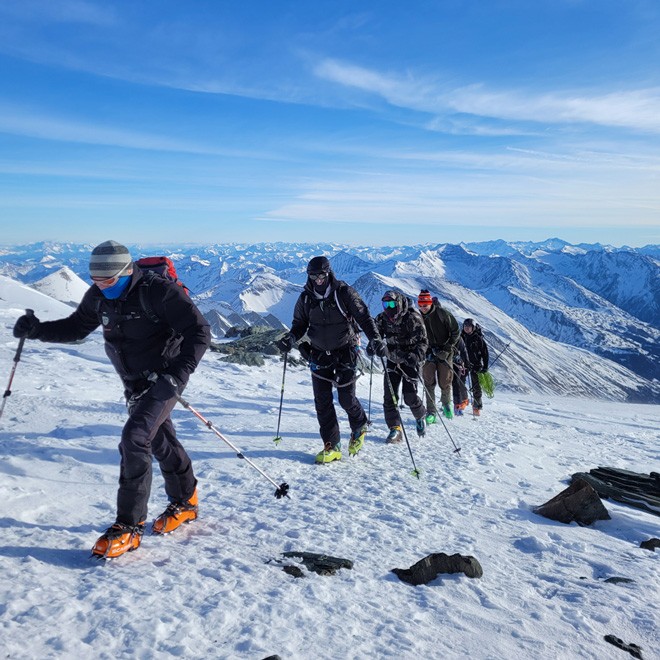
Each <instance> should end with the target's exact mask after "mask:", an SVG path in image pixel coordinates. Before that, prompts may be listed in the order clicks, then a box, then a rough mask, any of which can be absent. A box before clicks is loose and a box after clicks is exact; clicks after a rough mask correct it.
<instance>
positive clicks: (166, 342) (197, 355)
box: [36, 266, 211, 385]
mask: <svg viewBox="0 0 660 660" xmlns="http://www.w3.org/2000/svg"><path fill="white" fill-rule="evenodd" d="M140 289H143V294H142V295H145V294H146V295H147V296H148V301H149V306H150V308H151V310H153V313H154V314H155V316H157V317H158V319H159V321H158V322H154V321H152V320H150V319H149V317H148V315H147V314H146V313H145V310H144V309H143V306H142V304H141V302H140ZM99 325H102V326H103V338H104V339H105V352H106V354H107V355H108V357H109V358H110V361H111V362H112V364H113V366H114V368H115V369H116V371H117V373H118V374H119V375H120V376H121V378H122V380H124V381H125V382H130V381H134V380H138V379H140V378H144V377H145V376H146V375H147V374H148V373H150V372H152V371H153V372H156V373H159V374H161V373H168V374H172V375H173V376H174V377H175V378H176V379H177V380H178V381H179V382H180V383H182V384H183V385H185V384H186V383H187V382H188V378H189V377H190V374H191V373H192V372H193V371H194V370H195V368H196V367H197V365H198V364H199V361H200V360H201V359H202V356H203V355H204V353H205V351H206V349H207V348H208V346H209V344H210V342H211V332H210V328H209V324H208V322H207V321H206V319H205V318H204V317H203V316H202V314H201V312H200V311H199V310H198V309H197V307H196V306H195V304H194V303H193V302H192V300H191V299H190V297H189V296H188V294H187V293H186V292H185V291H184V290H183V288H182V287H180V286H179V285H178V284H175V283H174V282H170V281H169V280H166V279H165V278H162V277H159V276H153V277H151V278H150V281H149V279H148V278H146V277H145V273H144V272H143V271H142V270H140V268H139V267H138V266H134V267H133V275H132V278H131V281H130V283H129V286H128V287H127V289H126V290H125V291H124V292H123V293H122V295H121V296H120V297H119V298H118V299H116V300H108V299H107V298H105V296H104V295H103V294H102V293H101V290H100V289H99V288H98V287H97V286H96V285H95V284H93V285H92V286H91V287H90V288H89V289H88V290H87V292H86V293H85V295H84V296H83V299H82V301H81V302H80V304H79V305H78V307H77V308H76V310H75V311H74V312H73V314H71V315H70V316H68V317H67V318H64V319H60V320H58V321H44V322H43V323H41V325H40V327H39V333H38V335H37V337H36V339H40V340H41V341H47V342H70V341H76V340H79V339H83V338H84V337H86V336H87V335H89V334H90V333H91V332H93V331H94V330H95V329H96V328H98V327H99Z"/></svg>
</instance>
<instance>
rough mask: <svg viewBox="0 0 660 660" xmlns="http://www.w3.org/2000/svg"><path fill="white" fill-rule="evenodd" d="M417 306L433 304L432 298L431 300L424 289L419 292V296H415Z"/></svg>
mask: <svg viewBox="0 0 660 660" xmlns="http://www.w3.org/2000/svg"><path fill="white" fill-rule="evenodd" d="M417 304H418V305H432V304H433V298H431V294H430V293H429V292H428V291H427V290H426V289H422V290H421V291H420V292H419V296H417Z"/></svg>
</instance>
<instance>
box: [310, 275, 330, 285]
mask: <svg viewBox="0 0 660 660" xmlns="http://www.w3.org/2000/svg"><path fill="white" fill-rule="evenodd" d="M309 278H310V279H311V280H312V281H313V282H316V283H317V284H323V282H325V281H326V280H327V279H328V274H327V273H310V275H309Z"/></svg>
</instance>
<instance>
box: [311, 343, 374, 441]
mask: <svg viewBox="0 0 660 660" xmlns="http://www.w3.org/2000/svg"><path fill="white" fill-rule="evenodd" d="M309 366H310V369H311V371H312V389H313V391H314V406H315V407H316V418H317V419H318V422H319V432H320V434H321V439H322V440H323V443H324V444H327V443H330V444H331V445H332V446H333V447H334V446H335V445H337V444H339V442H340V439H341V438H340V434H339V422H338V421H337V413H336V412H335V404H334V400H333V388H334V387H336V388H337V399H338V400H339V405H340V406H341V407H342V408H343V409H344V410H345V411H346V414H347V415H348V423H349V424H350V426H351V431H357V430H358V429H361V428H362V427H363V426H365V425H366V423H367V414H366V413H365V412H364V408H363V407H362V404H361V403H360V401H359V400H358V398H357V397H356V396H355V381H356V377H357V350H356V349H355V348H353V347H346V348H343V349H338V350H336V351H331V352H330V353H327V352H321V351H316V350H314V349H312V351H311V360H310V365H309Z"/></svg>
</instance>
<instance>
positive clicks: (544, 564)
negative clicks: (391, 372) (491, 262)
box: [0, 289, 660, 659]
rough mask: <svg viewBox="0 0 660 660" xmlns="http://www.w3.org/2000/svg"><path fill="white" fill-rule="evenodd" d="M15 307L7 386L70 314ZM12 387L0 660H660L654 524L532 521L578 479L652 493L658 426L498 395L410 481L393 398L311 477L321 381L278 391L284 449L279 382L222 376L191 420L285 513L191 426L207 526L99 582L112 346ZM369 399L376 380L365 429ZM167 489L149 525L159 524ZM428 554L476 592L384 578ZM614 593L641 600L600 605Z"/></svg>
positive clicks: (430, 440) (181, 424) (189, 443)
mask: <svg viewBox="0 0 660 660" xmlns="http://www.w3.org/2000/svg"><path fill="white" fill-rule="evenodd" d="M24 293H25V298H23V299H20V300H16V295H17V294H16V291H15V290H14V292H13V295H14V299H13V300H12V301H8V300H7V299H6V297H3V296H1V295H0V298H1V300H0V328H2V329H1V330H0V369H4V370H5V371H6V377H7V378H9V374H10V371H11V367H12V366H13V364H14V363H13V361H12V359H13V357H14V354H15V351H16V347H17V344H18V342H17V340H15V339H14V338H13V337H12V335H11V327H12V326H13V323H14V321H15V319H16V318H17V317H18V315H20V314H21V313H22V310H23V309H24V308H25V307H32V308H35V311H36V312H37V314H38V315H39V314H40V313H41V314H46V313H48V312H50V314H51V318H54V317H55V316H56V315H57V314H58V313H61V314H62V315H64V314H66V313H69V311H70V308H66V306H64V305H61V304H59V303H54V302H53V303H52V304H51V303H49V302H48V299H47V298H46V297H45V296H41V294H38V293H36V292H34V291H30V290H28V289H25V290H24ZM39 305H40V306H41V311H40V307H39ZM49 305H50V307H49ZM58 305H59V307H58ZM62 310H64V311H62ZM16 366H17V369H16V375H15V378H14V381H13V386H12V394H11V396H10V397H8V398H7V401H6V407H5V411H4V415H3V417H2V419H0V469H1V470H2V478H1V479H0V503H1V504H0V506H1V507H2V510H1V513H0V527H1V528H2V537H3V539H2V544H1V546H0V578H1V579H0V593H1V595H0V623H1V626H2V635H1V638H2V643H1V646H2V648H3V656H4V657H8V658H12V659H16V658H91V657H93V658H101V659H103V658H143V659H144V658H163V657H177V658H255V659H256V658H264V657H267V656H269V655H273V654H277V655H279V656H280V657H281V658H283V659H290V658H301V659H307V658H355V659H365V658H465V657H470V658H525V659H527V658H599V659H602V658H625V657H628V656H627V655H626V654H625V652H623V651H621V650H620V649H617V648H615V647H614V646H611V645H609V644H607V643H606V642H605V641H604V640H603V637H604V636H605V635H607V634H613V635H615V636H617V637H620V638H621V639H623V640H624V641H625V642H634V643H636V644H638V645H639V646H641V647H642V649H643V654H644V657H645V658H647V659H648V658H654V657H655V658H657V657H660V637H659V634H658V618H659V615H658V606H657V601H658V593H660V571H659V564H658V560H659V558H660V552H657V551H656V552H655V553H654V552H651V551H648V550H644V549H641V548H640V547H639V544H640V542H641V541H643V540H646V539H648V538H650V537H654V536H655V537H658V536H660V517H658V516H654V515H653V514H651V513H647V512H644V511H641V510H638V509H635V508H631V507H628V506H624V505H620V504H616V503H614V502H611V501H608V500H605V501H604V503H605V505H606V507H607V509H608V511H609V512H610V515H611V516H612V519H611V520H607V521H600V522H598V523H596V524H594V525H592V526H591V527H578V526H577V525H575V524H571V525H564V524H560V523H555V522H552V521H550V520H547V519H545V518H542V517H539V516H537V515H536V514H534V513H533V512H532V508H533V507H534V506H535V505H539V504H542V503H543V502H545V501H547V500H548V499H550V498H551V497H553V496H554V495H556V494H557V493H558V492H560V491H561V490H563V489H564V488H566V486H567V484H568V481H567V480H568V478H569V477H570V475H571V474H572V473H574V472H577V471H588V470H589V469H590V468H593V467H597V466H599V465H606V466H613V467H619V468H625V469H629V470H634V471H637V472H644V473H648V472H650V471H660V462H659V455H658V446H659V445H658V440H659V432H658V428H659V427H660V416H659V415H658V407H657V406H646V405H633V404H623V403H616V402H614V403H613V402H603V401H596V400H588V399H578V398H570V399H569V398H549V397H547V396H541V395H536V396H524V397H522V396H515V395H513V394H500V393H499V392H496V396H495V398H494V399H486V401H485V408H484V412H483V416H482V417H481V418H480V419H478V420H476V419H473V418H472V417H471V416H465V417H463V418H458V419H455V420H453V421H448V422H447V423H446V429H445V427H444V426H442V425H435V426H432V427H430V429H429V431H428V433H427V435H426V437H425V438H423V439H418V438H417V436H416V434H415V431H414V424H413V423H412V419H411V415H410V411H409V410H407V409H406V410H404V411H403V418H404V422H405V425H406V429H407V432H408V439H409V440H410V446H411V450H412V454H413V457H414V460H415V463H416V465H417V467H418V468H420V470H421V477H420V478H419V479H416V478H415V477H413V476H412V475H411V470H412V467H413V466H412V461H411V456H410V453H409V452H408V449H407V447H406V445H405V443H404V444H401V445H386V444H385V443H384V441H383V439H384V437H385V436H386V434H387V429H386V427H385V424H384V422H383V417H382V407H381V402H382V396H383V387H382V381H381V378H380V377H379V376H375V377H374V379H373V383H372V388H371V392H372V397H371V417H372V420H373V425H372V426H371V429H370V432H369V435H368V439H367V442H366V444H365V448H364V449H363V451H362V452H361V453H360V454H359V455H358V456H357V457H355V458H349V457H348V455H347V452H345V456H344V459H343V460H342V461H341V462H339V463H334V464H330V465H322V466H316V465H314V464H313V456H314V454H315V453H316V452H317V451H319V449H320V448H321V443H320V440H319V436H318V426H317V423H316V418H315V414H314V407H313V402H312V398H311V395H312V393H311V383H310V375H309V372H308V370H306V369H304V368H302V367H298V368H290V369H289V370H288V371H287V374H286V384H285V396H284V405H283V412H282V422H281V429H280V435H281V436H282V438H283V441H282V442H281V444H280V445H278V446H276V445H275V444H274V443H273V438H274V437H275V432H276V426H277V413H278V406H279V401H280V387H281V381H282V363H281V362H279V361H278V360H277V359H275V358H271V359H270V361H269V362H267V364H266V366H265V367H263V368H251V367H242V366H235V365H230V364H227V363H224V362H222V361H220V359H219V357H218V354H215V353H208V354H207V355H206V356H205V358H204V360H203V361H202V363H201V365H200V367H199V369H198V371H197V372H196V373H195V374H194V375H193V377H192V379H191V381H190V384H189V387H188V389H187V390H186V392H185V397H186V398H187V399H188V400H189V401H190V402H191V403H192V405H193V406H195V408H196V409H197V410H199V411H200V412H201V413H202V414H203V415H204V416H205V417H207V418H208V419H210V420H211V421H212V422H213V423H214V424H215V426H216V427H217V428H218V429H219V430H220V431H221V432H222V433H223V434H225V436H226V438H227V439H229V440H230V441H231V442H232V443H234V444H235V445H236V446H237V447H238V448H239V449H241V450H242V451H243V452H244V453H245V455H246V456H247V457H249V458H250V459H251V460H252V461H254V463H255V465H257V466H258V467H259V468H260V469H262V470H263V471H264V472H265V473H266V474H267V475H268V476H270V477H271V478H272V479H273V480H274V481H275V482H276V483H278V484H279V483H281V482H283V481H286V482H287V483H289V484H290V487H291V490H290V496H291V498H290V499H284V500H278V499H276V498H275V497H274V490H275V489H274V487H273V486H272V485H271V484H270V483H269V482H268V481H267V480H266V479H265V478H264V477H263V476H262V475H261V474H259V472H257V470H255V469H253V468H252V467H250V465H248V464H247V462H246V461H244V460H241V459H240V458H238V457H237V455H236V453H235V452H234V450H232V449H231V448H230V447H229V446H228V445H226V444H225V443H224V442H223V441H222V440H220V439H219V438H218V437H216V436H215V435H214V434H213V433H212V432H211V431H209V430H208V429H207V428H205V427H204V426H203V425H202V424H201V423H200V422H199V421H198V420H197V419H196V418H195V417H194V416H193V415H192V414H191V413H190V412H189V411H187V410H185V409H183V408H178V409H177V410H176V411H175V413H174V421H175V424H176V426H177V428H178V432H179V437H180V439H181V441H182V442H183V444H184V445H185V446H186V447H187V449H188V450H189V452H190V454H191V456H192V459H193V463H194V466H195V469H196V474H197V477H198V479H199V492H200V518H199V520H197V521H196V522H193V523H191V524H189V525H186V526H184V527H182V528H180V529H179V530H177V531H176V532H175V533H174V534H171V535H169V536H166V537H156V536H151V535H148V534H147V535H145V537H144V540H143V542H142V546H141V547H140V548H139V549H138V550H137V551H136V552H133V553H130V554H127V555H124V556H123V557H120V558H118V559H115V560H112V561H109V562H103V561H98V560H94V559H90V548H91V547H92V545H93V543H94V541H95V540H96V538H97V537H98V536H99V534H100V533H101V532H102V531H103V530H104V529H105V528H106V527H107V526H109V525H110V524H111V523H112V522H113V521H114V513H115V494H116V485H117V477H118V461H119V457H118V452H117V443H118V440H119V436H120V431H121V428H122V424H123V422H124V420H125V414H126V413H125V406H124V403H123V399H122V391H121V387H120V384H119V380H118V378H117V377H116V375H115V374H114V372H113V371H112V368H111V367H110V365H109V364H108V362H107V360H106V357H105V355H104V352H103V346H102V340H101V337H100V333H98V332H97V333H94V334H93V335H92V336H91V337H90V338H89V339H88V340H87V341H86V342H84V343H82V344H75V345H55V344H43V343H41V342H36V341H28V342H26V344H25V349H24V351H23V355H22V359H21V361H20V362H19V363H18V364H17V365H16ZM3 377H4V376H3ZM369 391H370V389H369V377H368V375H365V376H362V378H361V379H360V381H359V383H358V394H359V396H360V397H361V399H362V400H363V402H364V404H365V408H366V407H368V405H369V404H368V400H369ZM339 416H340V420H341V427H342V435H343V437H344V438H345V440H344V444H346V440H347V437H348V433H349V429H348V426H347V422H346V417H345V415H344V414H343V411H340V413H339ZM449 434H451V437H452V438H453V440H454V441H455V442H456V444H457V445H459V446H460V447H461V451H460V454H456V453H455V452H454V451H453V446H452V443H451V439H450V437H449ZM155 472H156V475H155V478H154V487H153V491H152V494H151V501H150V516H152V517H155V516H156V515H158V514H159V513H160V512H161V510H163V509H164V508H165V506H166V504H167V503H166V500H165V495H164V491H163V487H162V479H161V477H160V475H159V474H158V470H157V467H156V466H155ZM285 551H308V552H316V553H325V554H328V555H332V556H337V557H343V558H346V559H350V560H352V561H354V567H353V569H352V570H348V569H341V570H340V571H339V572H338V573H337V574H336V575H334V576H321V575H317V574H315V573H311V572H308V571H306V570H305V571H304V572H305V577H303V578H294V577H292V576H290V575H288V574H286V573H285V572H284V571H283V570H282V567H281V565H279V564H278V563H277V561H278V560H282V555H281V553H282V552H285ZM432 552H446V553H448V554H453V553H460V554H464V555H473V556H474V557H476V558H477V559H478V561H479V562H480V563H481V565H482V567H483V571H484V575H483V577H482V578H480V579H470V578H467V577H466V576H464V575H441V576H439V577H438V578H436V579H435V580H433V581H432V582H431V583H429V584H427V585H424V586H418V587H413V586H410V585H408V584H405V583H403V582H401V581H400V580H399V579H398V578H397V577H396V576H395V575H394V573H392V572H391V569H392V568H395V567H399V568H407V567H409V566H410V565H412V564H414V563H415V562H417V561H418V560H419V559H421V558H423V557H425V556H426V555H428V554H430V553H432ZM287 562H288V563H292V562H294V563H295V560H287ZM615 576H617V577H627V578H631V579H633V580H634V583H627V584H612V583H607V582H605V579H606V578H609V577H615Z"/></svg>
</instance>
